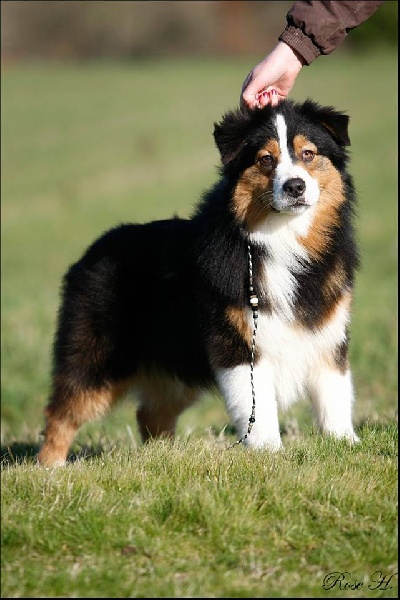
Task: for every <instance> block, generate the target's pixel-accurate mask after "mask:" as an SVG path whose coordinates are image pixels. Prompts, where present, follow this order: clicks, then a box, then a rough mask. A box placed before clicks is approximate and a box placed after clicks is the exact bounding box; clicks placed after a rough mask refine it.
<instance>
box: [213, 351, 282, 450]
mask: <svg viewBox="0 0 400 600" xmlns="http://www.w3.org/2000/svg"><path fill="white" fill-rule="evenodd" d="M216 375H217V381H218V384H219V388H220V390H221V393H222V395H223V397H224V400H225V405H226V408H227V411H228V413H229V416H230V417H231V419H232V421H233V423H234V425H235V427H236V434H237V436H238V437H239V438H240V439H241V438H242V437H243V436H244V435H245V434H246V433H247V430H248V426H249V419H250V416H251V411H252V405H253V396H252V385H251V370H250V365H238V366H237V367H232V368H229V369H219V370H218V371H217V374H216ZM253 381H254V393H255V422H254V423H253V427H252V429H251V432H250V434H249V435H248V436H247V438H246V439H245V441H244V443H245V444H246V445H247V446H249V447H251V448H263V447H266V448H269V449H270V450H279V448H281V447H282V442H281V437H280V433H279V422H278V407H277V402H276V393H275V386H274V380H273V373H272V369H271V368H270V367H269V365H268V363H265V362H264V363H263V362H262V361H261V362H259V363H257V364H256V365H255V367H254V377H253Z"/></svg>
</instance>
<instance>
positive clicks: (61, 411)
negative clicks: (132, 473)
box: [38, 99, 360, 466]
mask: <svg viewBox="0 0 400 600" xmlns="http://www.w3.org/2000/svg"><path fill="white" fill-rule="evenodd" d="M348 124H349V117H348V116H347V114H345V113H341V112H339V111H337V110H336V109H335V108H333V107H324V106H321V105H319V104H318V103H316V102H314V101H313V100H311V99H307V100H306V101H305V102H303V103H297V102H294V101H292V100H284V101H282V102H281V103H280V104H279V105H278V106H277V107H271V106H266V107H264V108H255V109H249V108H240V109H239V108H237V109H235V110H232V111H229V112H227V113H226V114H225V115H223V117H222V119H221V121H220V122H219V123H215V124H214V140H215V143H216V146H217V148H218V150H219V152H220V155H221V165H220V168H219V177H218V180H217V181H216V183H215V185H214V186H213V187H212V188H211V189H210V190H209V191H207V192H205V193H204V194H203V196H202V198H201V199H200V202H199V204H198V205H197V207H196V209H195V211H194V213H193V215H192V217H191V218H190V219H182V218H178V217H175V218H171V219H168V220H163V221H153V222H149V223H145V224H122V225H119V226H117V227H115V228H113V229H111V230H109V231H108V232H106V233H105V234H103V235H102V236H101V237H100V238H99V239H98V240H97V241H95V242H94V243H93V244H92V245H91V246H90V247H89V248H88V249H87V251H86V252H85V254H84V255H83V257H82V258H81V259H80V260H79V261H78V262H77V263H76V264H74V265H73V266H72V267H71V268H70V269H69V270H68V271H67V273H66V275H65V277H64V285H63V292H62V302H61V305H60V309H59V314H58V326H57V331H56V335H55V339H54V349H53V374H52V389H51V395H50V398H49V402H48V404H47V407H46V413H45V417H46V425H45V430H44V432H43V434H44V441H43V444H42V446H41V449H40V451H39V456H38V458H39V462H40V463H41V464H43V465H46V466H55V465H60V464H65V462H66V460H67V455H68V452H69V449H70V446H71V444H72V442H73V439H74V437H75V435H76V433H77V431H78V429H79V427H80V426H81V425H82V424H83V423H85V422H87V421H89V420H91V419H94V418H96V417H100V416H101V415H103V414H104V413H105V412H106V411H107V410H108V409H109V408H110V407H111V406H112V405H114V404H115V403H116V402H117V401H118V399H119V398H120V397H121V396H122V395H123V394H125V393H126V392H127V391H128V390H130V389H134V390H136V392H137V400H138V403H137V423H138V429H139V431H140V434H141V437H142V439H143V441H146V440H148V439H149V438H154V437H157V436H170V437H173V435H174V431H175V427H176V423H177V419H178V417H179V415H180V414H181V413H182V412H183V411H184V410H185V409H186V408H187V407H189V406H191V405H192V404H193V403H194V402H195V401H196V400H197V399H198V398H199V395H200V394H201V392H202V391H203V390H209V389H218V390H219V391H220V393H221V394H222V396H223V398H224V401H225V405H226V409H227V412H228V414H229V416H230V418H231V419H232V422H233V424H234V426H235V429H236V433H237V435H238V436H239V437H240V438H241V439H240V440H239V442H240V441H242V440H243V441H244V445H247V446H248V447H250V448H268V449H270V450H274V451H275V450H278V449H279V448H281V446H282V442H281V436H280V430H279V422H278V408H282V409H285V408H288V407H289V406H291V405H292V404H293V403H294V402H295V401H297V400H299V399H301V398H303V397H307V396H308V397H309V399H310V401H311V405H312V408H313V412H314V416H315V420H316V425H317V426H318V427H319V428H320V430H321V431H322V432H324V433H326V434H330V435H332V436H334V437H335V438H347V439H348V440H349V441H350V442H355V441H357V439H358V438H357V436H356V434H355V432H354V428H353V424H352V406H353V402H354V389H353V382H352V374H351V369H350V364H349V356H348V354H349V348H348V346H349V325H350V315H351V305H352V295H353V289H354V284H355V276H356V271H357V268H358V267H359V263H360V260H359V253H358V249H357V243H356V236H355V228H354V215H355V206H356V192H355V188H354V184H353V180H352V177H351V175H350V174H349V172H348V170H347V165H348V162H349V161H348V159H349V156H348V151H347V147H348V146H349V145H350V140H349V135H348ZM250 297H251V302H252V304H250V300H249V298H250ZM249 416H250V418H249Z"/></svg>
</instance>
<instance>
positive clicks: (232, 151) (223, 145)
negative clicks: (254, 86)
mask: <svg viewBox="0 0 400 600" xmlns="http://www.w3.org/2000/svg"><path fill="white" fill-rule="evenodd" d="M249 130H250V114H249V112H248V111H247V110H245V109H240V110H239V109H238V110H235V111H230V112H228V113H226V114H225V115H224V116H223V117H222V120H221V121H220V122H219V123H214V140H215V143H216V145H217V148H218V150H219V152H220V154H221V160H222V164H223V165H226V164H228V163H229V162H230V161H231V160H233V159H234V158H235V157H236V156H237V155H238V153H239V152H240V150H241V149H242V148H243V146H244V145H245V140H246V136H247V134H248V133H249Z"/></svg>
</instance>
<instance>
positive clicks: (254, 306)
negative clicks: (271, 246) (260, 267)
mask: <svg viewBox="0 0 400 600" xmlns="http://www.w3.org/2000/svg"><path fill="white" fill-rule="evenodd" d="M247 257H248V261H249V302H250V306H251V310H252V315H253V337H252V340H251V352H250V383H251V398H252V407H251V415H250V417H249V423H248V426H247V432H246V433H245V434H244V436H243V437H242V438H240V440H237V441H236V442H234V443H233V444H231V445H230V446H228V447H227V448H225V450H230V449H231V448H234V447H235V446H238V445H239V444H241V443H242V442H244V440H245V439H247V437H248V436H249V435H250V433H251V430H252V429H253V425H254V423H255V420H256V392H255V388H254V362H255V355H256V335H257V325H258V297H257V295H256V294H255V292H254V287H253V260H252V257H251V247H250V244H247Z"/></svg>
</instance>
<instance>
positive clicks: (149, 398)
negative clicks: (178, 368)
mask: <svg viewBox="0 0 400 600" xmlns="http://www.w3.org/2000/svg"><path fill="white" fill-rule="evenodd" d="M138 391H139V406H138V410H137V422H138V427H139V432H140V435H141V437H142V440H143V441H144V442H146V441H147V440H149V439H151V438H155V437H167V438H173V437H174V435H175V429H176V423H177V420H178V417H179V415H180V414H181V413H182V412H183V411H184V410H185V409H186V408H188V407H189V406H191V405H192V404H193V403H194V402H195V401H196V400H197V399H198V396H199V393H198V391H197V390H195V389H193V388H190V387H189V386H187V385H185V384H184V383H182V382H181V381H179V380H178V379H172V378H168V377H165V376H159V375H155V376H154V377H152V378H149V379H144V380H143V381H141V383H140V386H139V389H138Z"/></svg>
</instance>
